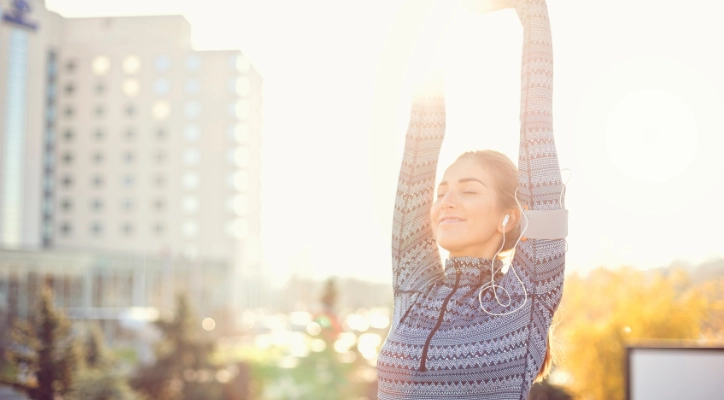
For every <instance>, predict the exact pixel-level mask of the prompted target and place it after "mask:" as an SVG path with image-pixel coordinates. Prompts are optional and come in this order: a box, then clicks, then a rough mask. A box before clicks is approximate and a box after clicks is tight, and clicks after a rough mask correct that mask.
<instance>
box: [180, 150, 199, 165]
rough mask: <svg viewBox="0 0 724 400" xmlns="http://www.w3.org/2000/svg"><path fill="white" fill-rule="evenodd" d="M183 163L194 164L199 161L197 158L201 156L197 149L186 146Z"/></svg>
mask: <svg viewBox="0 0 724 400" xmlns="http://www.w3.org/2000/svg"><path fill="white" fill-rule="evenodd" d="M183 158H184V164H186V165H187V166H189V167H191V166H195V165H197V164H198V163H199V159H200V158H201V155H200V154H199V151H198V150H196V149H194V148H188V149H186V150H185V151H184V155H183Z"/></svg>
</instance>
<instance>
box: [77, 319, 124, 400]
mask: <svg viewBox="0 0 724 400" xmlns="http://www.w3.org/2000/svg"><path fill="white" fill-rule="evenodd" d="M83 350H84V351H83V357H82V360H83V363H82V364H83V365H82V366H81V368H79V370H78V374H77V377H76V379H75V382H74V383H73V388H72V390H71V392H70V393H69V394H68V396H66V399H67V400H134V399H137V398H138V395H136V394H135V393H134V392H133V390H131V387H130V386H129V385H128V382H127V381H126V379H125V378H124V377H123V376H122V375H121V374H120V373H119V372H118V370H117V366H116V363H115V362H114V360H113V358H112V357H111V355H110V354H109V353H108V351H107V350H106V348H105V342H104V340H103V334H102V333H101V331H100V329H99V327H98V326H97V325H93V327H92V328H91V330H90V332H89V334H88V336H87V337H86V340H85V343H84V348H83Z"/></svg>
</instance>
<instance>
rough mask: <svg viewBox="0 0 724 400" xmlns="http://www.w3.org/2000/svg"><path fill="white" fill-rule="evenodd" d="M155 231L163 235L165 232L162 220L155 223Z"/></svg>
mask: <svg viewBox="0 0 724 400" xmlns="http://www.w3.org/2000/svg"><path fill="white" fill-rule="evenodd" d="M153 232H154V233H156V235H161V234H162V233H163V224H162V223H160V222H158V223H156V224H154V225H153Z"/></svg>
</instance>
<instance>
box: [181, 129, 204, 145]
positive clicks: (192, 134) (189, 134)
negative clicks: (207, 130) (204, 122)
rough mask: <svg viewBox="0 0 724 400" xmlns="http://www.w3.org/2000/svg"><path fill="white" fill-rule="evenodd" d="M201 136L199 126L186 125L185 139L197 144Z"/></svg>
mask: <svg viewBox="0 0 724 400" xmlns="http://www.w3.org/2000/svg"><path fill="white" fill-rule="evenodd" d="M199 136H201V130H200V129H199V126H198V125H186V128H184V137H185V138H186V140H188V141H189V142H195V141H196V140H198V138H199Z"/></svg>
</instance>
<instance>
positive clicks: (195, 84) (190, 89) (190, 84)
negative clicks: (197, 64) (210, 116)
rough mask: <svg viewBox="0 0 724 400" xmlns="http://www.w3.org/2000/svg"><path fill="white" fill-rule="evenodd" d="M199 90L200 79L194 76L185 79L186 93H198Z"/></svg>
mask: <svg viewBox="0 0 724 400" xmlns="http://www.w3.org/2000/svg"><path fill="white" fill-rule="evenodd" d="M200 91H201V81H199V80H198V79H195V78H191V79H189V80H187V81H186V93H187V94H198V93H199V92H200Z"/></svg>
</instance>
